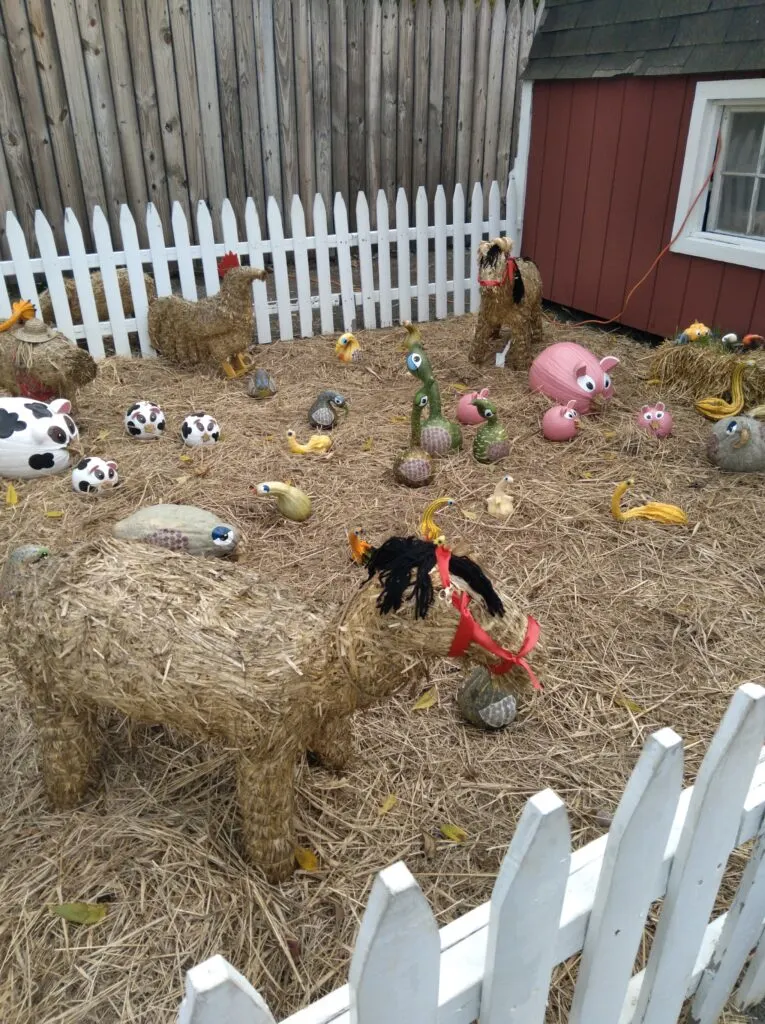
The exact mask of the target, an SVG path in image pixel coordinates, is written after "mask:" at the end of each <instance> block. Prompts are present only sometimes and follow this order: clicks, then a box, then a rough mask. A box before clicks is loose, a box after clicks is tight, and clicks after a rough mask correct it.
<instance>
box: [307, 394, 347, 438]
mask: <svg viewBox="0 0 765 1024" xmlns="http://www.w3.org/2000/svg"><path fill="white" fill-rule="evenodd" d="M340 410H342V411H343V412H344V413H346V414H347V413H348V402H347V400H346V398H345V397H344V396H343V395H341V394H339V392H337V391H322V392H321V393H320V394H319V395H317V397H316V401H315V402H314V403H313V405H312V406H311V408H310V409H309V410H308V422H309V423H310V424H311V426H312V427H319V428H321V429H324V430H331V429H332V428H333V427H334V426H335V425H336V423H337V414H338V412H339V411H340Z"/></svg>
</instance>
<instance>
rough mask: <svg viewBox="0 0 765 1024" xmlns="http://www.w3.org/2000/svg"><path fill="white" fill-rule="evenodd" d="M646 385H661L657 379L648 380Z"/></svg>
mask: <svg viewBox="0 0 765 1024" xmlns="http://www.w3.org/2000/svg"><path fill="white" fill-rule="evenodd" d="M646 384H661V380H660V379H659V378H658V377H652V378H651V379H650V380H648V381H646Z"/></svg>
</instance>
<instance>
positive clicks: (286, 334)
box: [266, 196, 294, 341]
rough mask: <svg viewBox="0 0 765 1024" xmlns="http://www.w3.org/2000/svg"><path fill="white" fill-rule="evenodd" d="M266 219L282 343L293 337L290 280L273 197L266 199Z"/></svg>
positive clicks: (282, 236) (280, 222)
mask: <svg viewBox="0 0 765 1024" xmlns="http://www.w3.org/2000/svg"><path fill="white" fill-rule="evenodd" d="M266 217H267V219H268V237H269V238H270V239H271V258H272V260H273V267H274V288H275V289H276V309H277V312H278V314H279V337H280V338H282V339H283V340H284V341H290V340H291V339H292V338H293V337H294V335H293V333H292V300H291V298H290V279H289V275H288V273H287V250H286V249H285V247H284V228H283V227H282V215H281V213H280V212H279V204H278V203H277V202H276V200H275V199H274V197H273V196H269V197H268V204H267V209H266Z"/></svg>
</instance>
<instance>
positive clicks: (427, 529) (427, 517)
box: [420, 498, 454, 544]
mask: <svg viewBox="0 0 765 1024" xmlns="http://www.w3.org/2000/svg"><path fill="white" fill-rule="evenodd" d="M453 504H454V499H453V498H436V500H435V501H431V503H430V504H429V505H428V507H427V508H426V509H425V511H424V512H423V514H422V520H421V522H420V532H421V533H422V536H423V538H424V539H425V540H429V541H430V542H431V543H433V544H443V543H444V541H445V540H446V537H445V536H444V532H443V530H442V529H441V527H440V526H439V525H438V523H437V522H436V521H435V518H434V516H435V514H436V512H438V510H439V509H442V508H446V507H447V505H453Z"/></svg>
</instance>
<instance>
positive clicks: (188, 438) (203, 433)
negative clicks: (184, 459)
mask: <svg viewBox="0 0 765 1024" xmlns="http://www.w3.org/2000/svg"><path fill="white" fill-rule="evenodd" d="M181 439H182V440H183V443H184V444H186V445H188V446H189V448H201V447H207V446H208V445H211V444H217V443H218V441H220V427H219V426H218V421H217V420H216V419H215V418H214V417H212V416H210V415H209V414H208V413H206V412H193V413H192V414H191V415H190V416H187V417H186V418H185V420H184V421H183V423H182V424H181Z"/></svg>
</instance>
